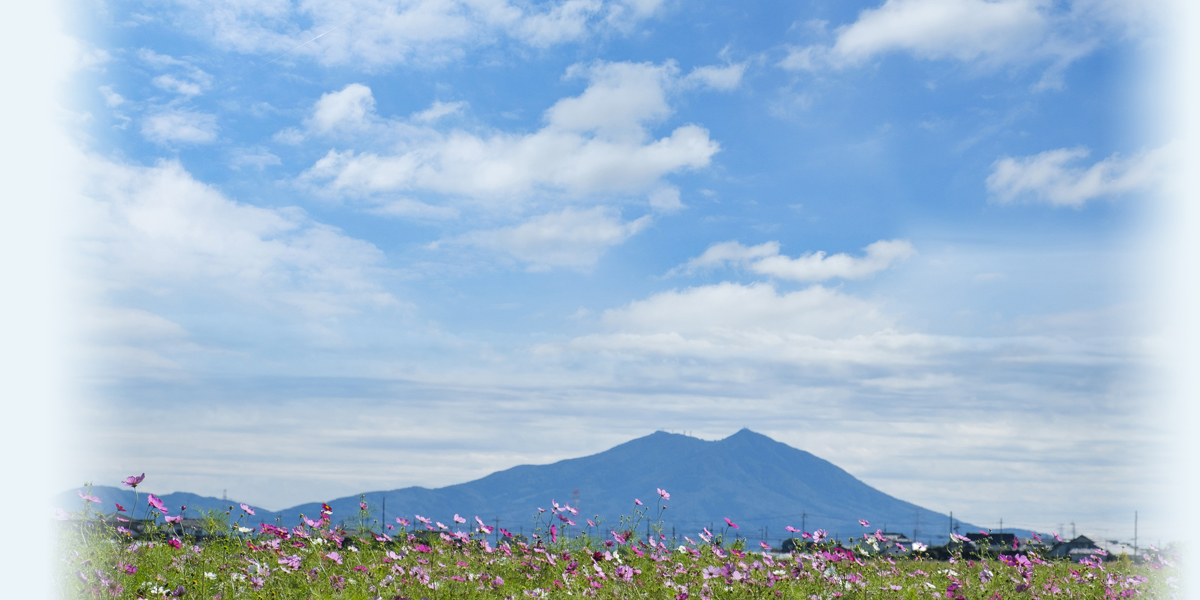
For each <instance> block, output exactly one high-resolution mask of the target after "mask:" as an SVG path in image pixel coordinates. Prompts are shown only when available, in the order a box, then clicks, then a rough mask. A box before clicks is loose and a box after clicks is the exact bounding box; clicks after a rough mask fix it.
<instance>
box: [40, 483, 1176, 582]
mask: <svg viewBox="0 0 1200 600" xmlns="http://www.w3.org/2000/svg"><path fill="white" fill-rule="evenodd" d="M141 481H142V479H140V478H138V477H131V478H129V479H127V480H126V482H125V483H126V485H130V486H132V487H134V488H135V490H136V486H137V484H139V483H141ZM658 494H659V497H658V502H657V514H653V515H652V513H653V511H654V508H652V507H647V506H646V505H644V504H643V503H642V502H640V501H636V500H635V505H634V508H633V510H632V513H633V514H632V516H626V517H621V519H619V522H618V523H616V524H613V525H611V526H605V525H604V523H603V522H598V520H593V519H586V518H581V517H580V516H579V515H578V510H577V509H576V508H574V507H571V506H569V505H561V506H560V505H558V504H557V503H554V502H552V503H551V504H550V506H551V508H550V509H549V510H543V509H540V508H539V509H537V517H536V521H535V522H534V533H533V534H532V536H531V539H529V540H525V539H521V536H513V535H512V534H511V533H509V532H507V531H504V530H503V529H494V528H492V527H489V526H488V525H486V524H484V522H483V521H481V520H480V519H479V518H478V517H475V518H474V519H471V520H469V519H467V518H464V517H461V516H459V515H455V516H454V519H453V522H452V523H450V524H444V523H440V522H435V521H433V520H432V519H428V518H426V517H422V516H420V515H414V518H413V520H412V521H410V520H408V519H406V518H397V519H396V522H395V523H387V524H382V523H378V522H376V521H373V520H372V519H371V515H372V514H375V513H374V511H373V510H372V507H369V506H367V505H366V504H365V503H363V504H361V505H360V506H361V509H362V510H361V511H360V512H359V513H358V514H354V515H348V516H347V517H345V518H343V519H340V520H335V518H334V515H333V514H332V511H331V510H329V509H328V507H327V506H326V507H325V509H324V510H322V511H321V514H319V515H314V517H315V518H308V517H303V518H302V519H301V522H300V523H296V524H278V525H266V524H260V525H258V526H257V527H253V528H252V527H247V526H244V525H243V520H246V519H248V518H249V517H252V515H253V509H251V508H250V507H248V506H246V505H242V508H241V510H240V511H239V510H238V509H237V508H235V507H230V510H229V511H226V512H223V513H221V512H209V513H208V514H206V515H205V516H204V518H203V519H201V520H198V521H197V520H189V521H190V522H185V521H184V519H183V518H182V512H183V509H184V508H185V507H180V510H179V511H178V512H179V514H175V515H172V514H171V512H172V509H170V508H168V507H166V506H165V505H163V503H162V502H161V501H160V500H158V499H157V498H155V497H154V496H153V495H152V494H151V495H148V496H147V498H146V500H147V502H146V504H145V505H144V506H134V507H130V508H126V507H123V506H119V505H118V506H115V507H112V508H113V509H115V510H113V512H112V513H111V514H106V513H107V511H106V512H100V511H98V510H96V508H94V507H93V503H94V502H95V501H98V499H97V498H95V497H94V496H91V495H90V494H89V493H85V492H84V491H83V490H80V496H81V497H83V498H84V500H85V501H86V502H85V505H84V506H85V508H84V510H83V511H82V513H79V514H74V515H69V514H66V513H64V512H62V511H59V518H60V519H61V521H62V526H61V529H60V531H61V533H62V537H61V539H60V540H59V555H60V558H61V560H60V568H59V577H58V582H57V584H58V587H59V590H60V595H61V596H62V597H63V598H72V599H74V598H202V599H205V600H208V599H212V600H229V599H233V598H247V599H250V598H256V599H257V598H261V599H272V600H274V599H282V598H286V599H297V600H307V599H323V598H345V599H355V600H359V599H361V600H368V599H370V600H420V599H428V600H434V599H439V598H505V599H516V598H526V597H528V598H566V597H586V598H663V599H672V598H673V599H675V600H687V599H688V598H697V599H704V600H708V599H710V598H712V599H716V598H730V599H740V598H799V599H821V600H828V599H832V598H847V599H850V598H945V599H951V600H965V599H968V598H971V599H987V600H999V599H1005V598H1098V599H1099V598H1103V599H1108V598H1132V597H1145V598H1173V597H1174V594H1175V586H1176V584H1175V571H1176V567H1175V565H1174V564H1173V562H1172V561H1173V559H1172V557H1168V556H1165V555H1163V554H1162V553H1158V552H1154V553H1153V554H1152V555H1151V554H1147V555H1146V556H1145V557H1143V559H1142V560H1140V561H1131V560H1130V559H1129V557H1120V558H1118V559H1115V560H1114V559H1113V557H1107V556H1103V555H1101V554H1096V555H1093V556H1090V557H1088V558H1087V559H1085V560H1083V561H1081V562H1078V563H1070V562H1060V561H1050V560H1046V559H1044V558H1043V557H1041V556H1039V555H1037V554H1036V553H1032V552H1029V553H1023V552H1020V551H1018V550H1014V552H1013V553H1012V554H1007V553H1006V554H1004V555H1001V556H975V555H970V554H964V552H963V550H962V549H963V548H964V547H965V546H964V545H959V546H957V547H955V548H953V549H952V550H953V551H952V552H951V554H950V557H949V560H946V561H937V560H933V559H932V558H929V555H928V552H927V550H928V549H927V548H925V547H924V546H922V545H921V544H919V543H917V544H913V546H915V548H914V547H908V548H905V547H903V546H900V547H895V546H892V547H886V548H885V547H881V544H880V542H882V541H883V538H882V537H880V536H879V535H878V532H877V533H876V534H863V536H862V537H861V539H859V538H855V539H847V540H832V539H829V538H828V537H826V534H825V532H823V531H821V530H818V531H816V532H813V533H809V532H802V531H799V530H795V529H793V528H790V527H789V528H788V529H789V531H792V532H794V533H795V534H796V538H795V540H794V541H795V544H794V546H795V550H793V551H792V552H790V553H781V552H778V551H775V550H771V549H769V548H766V547H757V546H756V547H754V548H749V547H746V544H747V542H746V541H745V540H741V539H734V540H732V543H731V542H730V540H731V538H730V535H731V534H734V533H736V529H737V524H736V523H735V522H734V521H733V520H732V519H729V518H726V519H725V520H724V522H725V523H726V528H724V529H723V530H722V531H720V532H711V531H708V530H707V529H705V530H703V531H699V532H697V533H696V535H695V536H690V535H689V536H685V537H683V538H681V539H668V537H667V536H666V535H665V534H663V533H662V527H661V516H662V512H663V508H664V507H665V505H666V503H667V502H668V501H669V499H670V494H669V493H667V492H666V491H665V490H658ZM105 508H107V507H105ZM138 513H140V516H138V517H137V518H136V519H135V518H134V516H135V515H136V514H138ZM335 523H340V524H335ZM647 523H648V524H649V525H647ZM863 523H864V526H865V525H866V522H865V521H864V522H863ZM348 527H349V528H348ZM647 528H648V529H649V531H650V534H649V535H646V534H645V533H644V530H646V529H647ZM639 531H643V533H641V534H640V535H639V534H638V533H635V532H639ZM602 532H603V535H602ZM964 541H965V539H964ZM764 546H765V545H764ZM1106 559H1107V560H1106Z"/></svg>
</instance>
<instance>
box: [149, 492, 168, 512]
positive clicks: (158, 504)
mask: <svg viewBox="0 0 1200 600" xmlns="http://www.w3.org/2000/svg"><path fill="white" fill-rule="evenodd" d="M146 501H147V502H149V503H150V506H153V507H154V508H157V509H158V510H159V512H161V513H163V514H164V515H165V514H167V505H166V504H163V501H162V500H159V499H158V497H157V496H155V495H154V494H150V495H149V498H147V499H146Z"/></svg>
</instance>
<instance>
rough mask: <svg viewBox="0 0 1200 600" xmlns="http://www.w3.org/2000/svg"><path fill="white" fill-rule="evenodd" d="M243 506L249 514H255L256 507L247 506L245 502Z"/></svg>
mask: <svg viewBox="0 0 1200 600" xmlns="http://www.w3.org/2000/svg"><path fill="white" fill-rule="evenodd" d="M241 506H242V510H244V511H246V514H248V515H251V516H253V515H254V509H253V508H250V507H249V506H247V505H245V504H242V505H241Z"/></svg>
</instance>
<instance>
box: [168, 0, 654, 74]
mask: <svg viewBox="0 0 1200 600" xmlns="http://www.w3.org/2000/svg"><path fill="white" fill-rule="evenodd" d="M180 4H182V5H184V6H185V7H187V9H189V10H190V11H191V12H192V16H191V17H190V18H192V19H195V20H196V21H197V22H198V23H202V24H203V26H206V27H207V29H208V30H209V31H210V32H211V35H212V37H213V38H214V41H216V42H217V43H219V44H222V45H224V46H227V47H231V48H233V49H235V50H237V51H240V52H255V53H267V54H272V53H279V52H288V53H292V54H297V55H307V56H312V57H315V58H316V59H317V60H318V61H319V62H321V63H323V64H328V65H344V64H353V65H355V66H359V67H363V68H367V69H373V68H379V67H383V66H387V65H394V64H402V63H407V62H412V61H419V62H441V61H445V60H449V59H454V58H457V57H459V56H461V55H462V54H463V52H464V51H465V50H466V49H469V48H475V47H481V46H494V45H497V44H498V42H500V41H502V40H504V39H505V38H508V39H512V40H516V41H518V42H519V43H523V44H527V45H529V46H534V47H549V46H553V45H556V44H563V43H567V42H573V41H577V40H581V39H586V38H588V37H589V36H592V35H594V34H595V33H597V32H611V31H617V32H624V31H629V30H630V29H631V28H632V27H634V26H636V25H637V24H638V23H640V22H641V21H643V20H645V19H646V18H649V17H651V16H652V15H653V14H654V13H656V12H657V10H658V8H659V6H660V5H661V4H662V0H557V1H551V2H544V3H536V4H534V3H527V2H514V1H509V0H483V1H480V0H410V1H405V2H398V1H396V0H357V1H356V2H354V3H352V4H346V3H344V2H336V1H334V0H309V1H307V2H300V3H292V2H286V1H283V0H258V1H254V2H243V1H238V0H216V1H205V2H201V1H199V0H181V1H180Z"/></svg>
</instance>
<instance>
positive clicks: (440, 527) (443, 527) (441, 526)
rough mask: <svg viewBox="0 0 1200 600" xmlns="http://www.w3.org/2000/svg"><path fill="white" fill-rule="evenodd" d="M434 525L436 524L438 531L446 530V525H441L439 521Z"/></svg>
mask: <svg viewBox="0 0 1200 600" xmlns="http://www.w3.org/2000/svg"><path fill="white" fill-rule="evenodd" d="M435 523H436V524H437V526H438V529H446V525H445V524H443V523H442V522H441V521H435Z"/></svg>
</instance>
